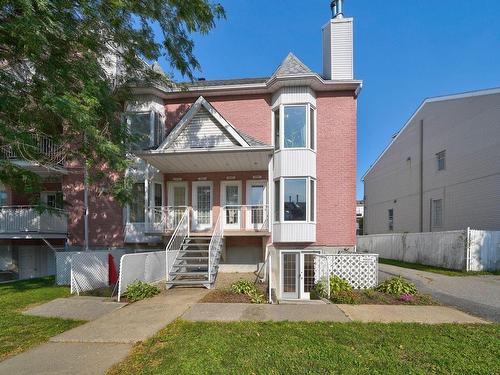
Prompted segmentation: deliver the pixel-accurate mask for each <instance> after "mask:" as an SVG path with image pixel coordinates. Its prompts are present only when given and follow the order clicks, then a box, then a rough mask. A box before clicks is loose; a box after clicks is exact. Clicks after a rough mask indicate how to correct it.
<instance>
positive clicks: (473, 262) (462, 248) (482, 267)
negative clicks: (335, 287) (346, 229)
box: [357, 229, 500, 271]
mask: <svg viewBox="0 0 500 375" xmlns="http://www.w3.org/2000/svg"><path fill="white" fill-rule="evenodd" d="M357 251H358V252H366V253H376V254H379V256H380V257H381V258H387V259H395V260H399V261H403V262H410V263H419V264H425V265H429V266H436V267H444V268H449V269H454V270H467V271H486V270H496V269H499V268H500V264H499V262H500V232H492V231H481V230H470V229H466V230H460V231H448V232H428V233H392V234H373V235H367V236H358V241H357Z"/></svg>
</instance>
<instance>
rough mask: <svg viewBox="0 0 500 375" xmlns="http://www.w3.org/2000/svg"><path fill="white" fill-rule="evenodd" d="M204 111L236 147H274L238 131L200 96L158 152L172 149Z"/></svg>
mask: <svg viewBox="0 0 500 375" xmlns="http://www.w3.org/2000/svg"><path fill="white" fill-rule="evenodd" d="M203 111H206V112H208V114H209V115H210V116H211V117H212V119H213V121H215V122H216V124H217V126H218V127H219V128H220V129H221V130H222V131H223V132H224V134H227V136H228V138H230V140H231V142H232V143H233V144H234V145H235V147H243V148H247V147H272V146H270V145H267V144H265V143H263V142H261V141H259V140H257V139H255V138H253V137H251V136H249V135H247V134H244V133H242V132H239V131H237V130H236V129H235V128H234V126H233V125H232V124H230V123H229V122H228V121H227V120H226V119H225V118H224V117H222V116H221V114H220V113H219V112H218V111H217V110H216V109H215V108H214V107H213V106H212V105H211V104H210V103H209V102H208V101H207V100H206V99H205V98H204V97H203V96H200V97H199V98H198V99H197V100H196V102H194V104H193V105H192V106H191V108H189V110H188V111H187V112H186V114H184V116H183V117H182V119H181V120H180V121H179V122H178V123H177V125H176V126H175V127H174V129H172V131H171V132H170V134H169V135H168V136H167V138H166V139H165V140H164V141H163V143H162V144H161V145H160V146H159V147H158V150H166V149H168V148H169V147H171V146H172V145H173V144H174V143H175V141H176V139H177V138H178V137H179V136H180V135H181V134H182V133H183V131H184V130H185V129H186V128H187V127H188V126H189V124H190V123H191V120H193V118H194V117H195V116H196V114H198V113H200V112H203Z"/></svg>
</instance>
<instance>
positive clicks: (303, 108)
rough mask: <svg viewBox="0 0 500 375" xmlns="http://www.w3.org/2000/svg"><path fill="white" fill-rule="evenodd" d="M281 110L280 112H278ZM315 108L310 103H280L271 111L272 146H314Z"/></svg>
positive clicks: (280, 147)
mask: <svg viewBox="0 0 500 375" xmlns="http://www.w3.org/2000/svg"><path fill="white" fill-rule="evenodd" d="M280 111H281V113H280ZM315 112H316V110H315V109H314V107H313V106H312V105H310V104H293V105H282V106H281V107H278V108H277V109H275V110H274V112H273V123H274V148H275V149H276V150H279V149H289V148H310V149H312V150H314V149H315V147H316V139H315V132H316V113H315ZM281 114H282V116H281Z"/></svg>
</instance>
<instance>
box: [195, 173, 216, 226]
mask: <svg viewBox="0 0 500 375" xmlns="http://www.w3.org/2000/svg"><path fill="white" fill-rule="evenodd" d="M212 186H213V184H212V182H211V181H197V182H193V225H192V227H193V230H198V231H202V230H208V229H211V228H212V205H213V194H212Z"/></svg>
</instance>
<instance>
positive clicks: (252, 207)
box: [245, 181, 267, 230]
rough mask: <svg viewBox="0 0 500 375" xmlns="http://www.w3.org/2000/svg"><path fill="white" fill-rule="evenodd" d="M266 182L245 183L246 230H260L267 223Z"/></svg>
mask: <svg viewBox="0 0 500 375" xmlns="http://www.w3.org/2000/svg"><path fill="white" fill-rule="evenodd" d="M266 186H267V181H248V182H247V208H246V218H245V219H246V227H247V229H253V230H260V229H262V228H263V226H264V224H265V223H266V222H267V210H266V208H265V207H264V206H265V204H266V201H267V199H266Z"/></svg>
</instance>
